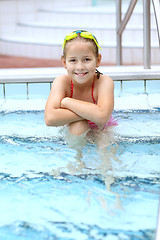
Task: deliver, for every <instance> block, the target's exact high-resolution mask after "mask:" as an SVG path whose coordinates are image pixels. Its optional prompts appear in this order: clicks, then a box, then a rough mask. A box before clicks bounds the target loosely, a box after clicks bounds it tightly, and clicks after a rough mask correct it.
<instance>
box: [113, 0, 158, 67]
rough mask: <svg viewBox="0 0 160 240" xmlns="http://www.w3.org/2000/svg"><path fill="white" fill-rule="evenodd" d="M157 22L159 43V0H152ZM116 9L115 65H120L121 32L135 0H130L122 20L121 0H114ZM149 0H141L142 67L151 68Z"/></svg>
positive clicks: (134, 4)
mask: <svg viewBox="0 0 160 240" xmlns="http://www.w3.org/2000/svg"><path fill="white" fill-rule="evenodd" d="M152 2H153V6H154V13H155V18H156V22H157V33H158V38H159V43H160V0H152ZM116 3H117V4H116V9H117V65H122V33H123V31H124V29H125V27H126V25H127V23H128V21H129V19H130V17H131V15H132V12H133V10H134V8H135V6H136V3H137V0H131V1H130V4H129V6H128V9H127V12H126V14H125V16H124V18H123V20H122V0H117V1H116ZM150 5H151V1H150V0H143V29H144V30H143V46H144V53H143V55H144V68H145V69H150V68H151V40H150V39H151V37H150V32H151V26H150V25H151V24H150V13H151V11H150Z"/></svg>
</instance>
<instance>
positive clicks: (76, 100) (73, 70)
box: [45, 30, 116, 136]
mask: <svg viewBox="0 0 160 240" xmlns="http://www.w3.org/2000/svg"><path fill="white" fill-rule="evenodd" d="M99 48H100V46H99V45H98V42H97V40H96V38H95V37H94V36H93V35H92V34H91V33H89V32H86V31H83V30H78V31H74V32H72V33H70V34H68V35H67V36H66V38H65V40H64V43H63V55H62V57H61V60H62V62H63V65H64V67H65V69H66V70H67V74H66V75H62V76H59V77H57V78H56V79H55V80H54V82H53V85H52V89H51V92H50V95H49V97H48V100H47V103H46V106H45V122H46V125H47V126H63V125H68V126H69V130H70V133H71V134H73V135H77V136H80V135H82V134H84V133H86V132H87V131H88V130H89V129H90V128H96V129H104V128H106V127H107V126H108V125H115V124H116V121H115V120H114V119H113V117H112V116H111V114H112V112H113V108H114V83H113V80H112V79H111V78H110V77H108V76H105V75H102V74H101V73H100V72H99V71H97V69H96V68H97V67H99V65H100V63H101V54H100V53H99Z"/></svg>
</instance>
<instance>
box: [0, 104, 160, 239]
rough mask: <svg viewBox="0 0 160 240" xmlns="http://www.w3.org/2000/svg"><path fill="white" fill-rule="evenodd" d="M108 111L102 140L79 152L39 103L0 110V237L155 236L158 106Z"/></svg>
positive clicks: (159, 181) (159, 177) (159, 185)
mask: <svg viewBox="0 0 160 240" xmlns="http://www.w3.org/2000/svg"><path fill="white" fill-rule="evenodd" d="M114 117H115V118H118V121H119V125H118V126H116V127H115V128H114V129H111V130H109V131H108V133H107V134H108V136H109V139H110V141H109V144H107V146H105V147H104V146H103V148H102V147H101V146H100V147H99V148H98V147H97V146H96V144H95V143H94V142H91V141H87V143H86V145H85V146H84V147H83V149H82V152H79V151H80V150H77V149H76V148H71V147H69V146H68V144H67V142H66V139H65V137H64V134H63V131H61V128H49V127H46V126H45V124H44V112H43V110H33V109H32V110H27V109H25V108H24V109H19V110H18V109H17V110H15V109H12V110H11V109H7V110H6V109H3V110H2V111H1V112H0V122H1V125H0V159H1V161H0V169H1V171H0V179H1V181H0V191H1V197H0V205H1V208H0V216H1V218H0V239H1V240H10V239H12V240H18V239H21V240H30V239H37V240H50V239H61V240H63V239H68V240H71V239H77V240H83V239H84V240H86V239H87V240H91V239H93V240H94V239H95V240H99V239H107V240H112V239H113V240H119V239H120V240H138V239H139V240H140V239H144V240H147V239H154V237H155V230H156V224H157V214H158V202H159V193H160V164H159V160H160V129H159V119H160V109H159V108H154V109H151V110H148V109H143V110H117V111H115V112H114Z"/></svg>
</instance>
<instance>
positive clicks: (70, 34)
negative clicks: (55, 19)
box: [62, 31, 102, 49]
mask: <svg viewBox="0 0 160 240" xmlns="http://www.w3.org/2000/svg"><path fill="white" fill-rule="evenodd" d="M78 33H79V34H80V36H81V37H83V38H88V39H91V40H94V42H95V44H96V45H97V47H98V48H100V49H102V48H101V47H100V46H99V44H98V42H97V40H96V38H95V37H94V36H93V35H92V34H91V33H89V32H83V31H76V32H72V33H69V34H68V35H67V36H66V37H65V39H64V42H63V45H62V49H63V48H64V46H65V44H66V42H67V41H69V40H71V39H73V38H76V37H77V36H78Z"/></svg>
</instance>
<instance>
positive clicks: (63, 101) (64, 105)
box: [61, 97, 70, 108]
mask: <svg viewBox="0 0 160 240" xmlns="http://www.w3.org/2000/svg"><path fill="white" fill-rule="evenodd" d="M68 100H70V98H69V97H65V98H63V99H62V101H61V108H67V102H68Z"/></svg>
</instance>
